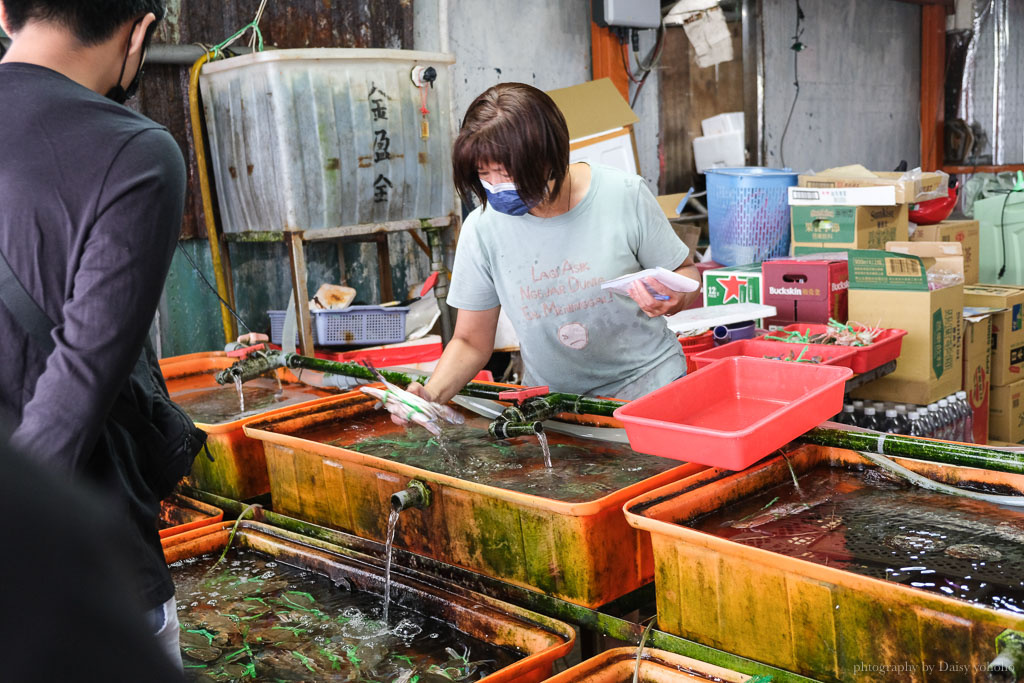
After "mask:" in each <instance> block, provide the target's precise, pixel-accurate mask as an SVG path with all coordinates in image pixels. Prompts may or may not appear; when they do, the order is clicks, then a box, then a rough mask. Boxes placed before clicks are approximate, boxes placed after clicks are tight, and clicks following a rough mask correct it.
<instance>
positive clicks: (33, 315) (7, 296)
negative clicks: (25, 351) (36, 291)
mask: <svg viewBox="0 0 1024 683" xmlns="http://www.w3.org/2000/svg"><path fill="white" fill-rule="evenodd" d="M0 301H3V302H4V305H6V306H7V310H9V311H10V312H11V313H12V314H13V315H14V317H15V319H17V321H18V323H19V324H20V325H21V326H22V328H24V330H25V331H26V332H28V333H29V335H30V336H31V337H32V338H33V339H35V340H36V343H38V344H39V345H40V347H41V348H42V349H43V351H45V352H46V353H47V354H49V353H52V352H53V350H54V349H55V348H57V345H56V344H55V343H54V341H53V337H51V336H50V331H51V330H53V328H54V327H55V326H56V323H54V322H53V321H52V320H50V316H48V315H46V311H44V310H43V309H42V308H40V307H39V304H37V303H36V301H35V299H33V298H32V297H31V295H29V293H28V292H27V291H26V290H25V286H24V285H22V284H21V281H20V280H19V279H18V276H17V275H15V274H14V271H13V270H12V269H11V264H10V263H8V262H7V258H6V257H5V256H4V254H3V252H0Z"/></svg>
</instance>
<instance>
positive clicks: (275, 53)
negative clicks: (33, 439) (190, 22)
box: [203, 47, 455, 74]
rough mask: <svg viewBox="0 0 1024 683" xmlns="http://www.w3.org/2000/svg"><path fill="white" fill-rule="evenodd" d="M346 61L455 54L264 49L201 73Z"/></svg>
mask: <svg viewBox="0 0 1024 683" xmlns="http://www.w3.org/2000/svg"><path fill="white" fill-rule="evenodd" d="M300 60H307V61H309V60H312V61H348V62H355V61H361V62H384V61H389V62H410V63H411V62H424V63H430V64H454V63H455V56H454V55H450V54H445V53H443V52H422V51H419V50H385V49H377V48H356V47H307V48H297V49H286V50H264V51H263V52H252V53H250V54H247V55H240V56H238V57H229V58H228V59H218V60H217V61H213V62H207V63H206V64H204V65H203V73H204V74H212V73H217V72H219V71H230V70H231V69H237V68H239V67H243V66H252V65H255V64H263V63H266V62H286V61H300Z"/></svg>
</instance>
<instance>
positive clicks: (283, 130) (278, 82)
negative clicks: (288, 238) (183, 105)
mask: <svg viewBox="0 0 1024 683" xmlns="http://www.w3.org/2000/svg"><path fill="white" fill-rule="evenodd" d="M453 61H454V59H453V58H452V57H451V56H450V55H445V54H435V53H428V52H414V51H409V50H372V49H335V48H314V49H298V50H271V51H266V52H258V53H254V54H249V55H245V56H241V57H232V58H230V59H225V60H221V61H216V62H210V63H208V64H206V65H205V66H204V67H203V71H202V74H201V76H200V79H199V82H200V87H201V91H202V95H203V107H204V110H205V114H206V125H207V131H208V136H209V141H210V150H211V152H210V153H211V155H212V164H213V169H214V178H215V181H216V186H217V197H218V201H219V204H220V216H221V224H222V229H223V230H224V231H225V232H231V233H238V232H252V231H283V230H322V229H326V228H340V227H344V226H353V225H358V224H363V223H378V222H388V221H397V220H405V219H414V218H431V217H437V216H446V215H448V214H449V213H451V211H452V206H453V185H452V171H451V161H450V155H451V145H452V139H451V127H450V126H451V124H450V121H451V119H450V115H449V109H450V104H449V102H450V100H449V87H450V78H449V66H450V65H451V64H452V62H453Z"/></svg>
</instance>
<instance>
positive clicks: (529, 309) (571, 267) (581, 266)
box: [519, 259, 612, 320]
mask: <svg viewBox="0 0 1024 683" xmlns="http://www.w3.org/2000/svg"><path fill="white" fill-rule="evenodd" d="M589 270H590V264H589V263H588V262H586V261H581V262H579V263H573V262H571V261H569V260H568V259H567V260H565V261H563V262H562V263H560V264H559V265H557V266H555V267H554V268H550V269H538V268H537V267H536V266H531V267H530V277H531V279H532V281H533V282H534V283H543V284H541V285H539V286H530V285H521V286H520V287H519V297H520V301H521V302H523V304H524V305H523V307H522V313H523V317H524V318H526V319H527V320H539V319H540V318H544V317H547V316H549V315H564V314H566V313H571V312H574V311H578V310H581V309H586V308H593V307H594V306H598V305H600V304H606V303H611V302H612V295H611V293H610V292H609V293H607V294H604V293H601V294H598V295H597V296H588V297H585V298H581V299H578V300H573V301H565V302H560V303H557V304H556V303H553V302H549V301H544V299H547V298H549V297H556V296H564V295H566V294H573V293H577V292H583V291H584V290H589V289H593V288H597V287H600V285H601V283H602V282H604V281H605V278H603V277H601V276H595V277H581V276H580V274H581V273H586V272H588V271H589ZM527 302H529V303H538V304H541V307H540V308H536V307H533V306H528V305H526V304H527Z"/></svg>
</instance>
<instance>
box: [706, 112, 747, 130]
mask: <svg viewBox="0 0 1024 683" xmlns="http://www.w3.org/2000/svg"><path fill="white" fill-rule="evenodd" d="M700 128H701V130H702V131H704V135H705V136H708V135H722V134H723V133H736V132H740V133H742V132H743V112H741V111H733V112H729V113H727V114H717V115H715V116H712V117H710V118H706V119H704V120H703V121H701V122H700Z"/></svg>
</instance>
